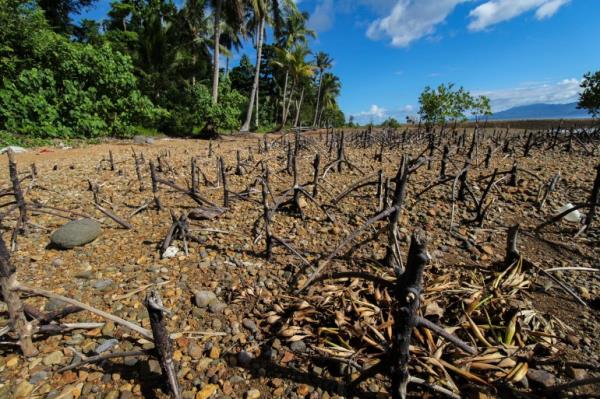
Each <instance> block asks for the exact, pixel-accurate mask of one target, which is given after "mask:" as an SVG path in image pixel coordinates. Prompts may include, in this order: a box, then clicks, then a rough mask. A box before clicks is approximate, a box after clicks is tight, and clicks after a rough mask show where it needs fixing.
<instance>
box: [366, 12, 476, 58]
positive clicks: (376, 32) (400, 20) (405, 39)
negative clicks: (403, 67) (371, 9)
mask: <svg viewBox="0 0 600 399" xmlns="http://www.w3.org/2000/svg"><path fill="white" fill-rule="evenodd" d="M467 1H470V0H397V1H396V4H395V6H394V7H393V8H392V10H391V12H390V13H389V15H387V16H385V17H383V18H378V19H376V20H375V21H373V22H372V23H371V25H370V26H369V29H368V30H367V36H368V37H369V38H370V39H374V40H377V39H381V38H384V37H389V38H391V39H392V45H393V46H396V47H406V46H408V45H409V44H410V43H412V42H413V41H415V40H417V39H420V38H422V37H425V36H430V35H432V34H433V33H434V32H435V27H436V26H437V25H439V24H441V23H442V22H444V20H445V19H446V17H447V16H448V15H449V14H450V13H451V12H452V11H453V10H454V8H455V7H456V6H457V5H458V4H460V3H464V2H467Z"/></svg>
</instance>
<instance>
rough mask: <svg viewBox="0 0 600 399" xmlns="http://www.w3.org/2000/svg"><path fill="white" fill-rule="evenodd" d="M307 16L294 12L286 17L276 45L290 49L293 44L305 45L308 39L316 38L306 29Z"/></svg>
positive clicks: (311, 31) (313, 33) (314, 34)
mask: <svg viewBox="0 0 600 399" xmlns="http://www.w3.org/2000/svg"><path fill="white" fill-rule="evenodd" d="M308 17H309V14H308V13H307V12H302V13H300V12H296V13H292V14H290V15H288V16H287V18H286V19H285V21H284V24H283V26H282V28H281V37H280V38H279V40H278V43H277V44H278V45H279V46H280V47H283V48H287V49H289V48H292V47H293V46H294V45H295V44H307V42H308V38H313V39H314V38H315V37H317V35H316V33H315V31H314V30H312V29H308V28H307V27H306V22H307V21H308Z"/></svg>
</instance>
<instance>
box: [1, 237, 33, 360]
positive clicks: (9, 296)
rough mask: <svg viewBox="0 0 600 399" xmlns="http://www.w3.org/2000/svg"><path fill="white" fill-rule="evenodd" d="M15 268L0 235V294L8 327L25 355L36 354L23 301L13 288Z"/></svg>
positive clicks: (30, 326) (15, 279) (31, 327)
mask: <svg viewBox="0 0 600 399" xmlns="http://www.w3.org/2000/svg"><path fill="white" fill-rule="evenodd" d="M15 272H16V270H15V267H14V266H13V264H12V263H11V261H10V255H9V253H8V250H7V249H6V245H5V244H4V240H3V239H2V236H0V286H1V288H2V296H3V298H4V302H5V303H6V306H7V307H8V316H9V321H10V328H11V330H13V331H14V332H15V333H16V334H17V336H18V337H19V346H20V347H21V352H23V355H24V356H26V357H32V356H35V355H37V354H38V351H37V349H36V348H35V346H34V345H33V342H32V341H31V336H32V334H33V326H32V325H31V323H29V322H28V321H27V319H26V318H25V312H24V310H23V302H22V301H21V298H19V295H18V294H17V293H16V292H15V290H14V288H15V285H16V284H17V276H16V274H15Z"/></svg>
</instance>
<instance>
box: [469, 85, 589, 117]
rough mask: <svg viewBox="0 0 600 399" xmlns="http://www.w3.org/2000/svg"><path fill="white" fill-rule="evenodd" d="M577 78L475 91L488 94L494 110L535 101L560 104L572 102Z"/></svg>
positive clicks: (477, 93)
mask: <svg viewBox="0 0 600 399" xmlns="http://www.w3.org/2000/svg"><path fill="white" fill-rule="evenodd" d="M579 84H580V81H579V80H578V79H564V80H561V81H559V82H551V83H527V84H523V85H521V86H518V87H514V88H507V89H500V90H488V91H479V92H475V93H474V94H476V95H484V96H488V97H489V98H490V101H491V105H492V109H493V110H494V112H498V111H504V110H505V109H509V108H512V107H516V106H520V105H529V104H537V103H547V104H562V103H569V102H574V101H576V100H577V96H578V95H579V92H580V90H581V89H580V87H579Z"/></svg>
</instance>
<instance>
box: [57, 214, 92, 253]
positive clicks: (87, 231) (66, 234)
mask: <svg viewBox="0 0 600 399" xmlns="http://www.w3.org/2000/svg"><path fill="white" fill-rule="evenodd" d="M100 233H102V228H101V227H100V223H98V222H97V221H95V220H92V219H79V220H72V221H70V222H69V223H67V224H65V225H63V226H61V227H60V228H59V229H58V230H56V231H55V232H54V233H52V236H51V237H50V241H51V242H52V244H54V245H56V246H57V247H58V248H62V249H70V248H73V247H77V246H80V245H84V244H87V243H88V242H92V241H94V240H95V239H96V238H97V237H98V236H99V235H100Z"/></svg>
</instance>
